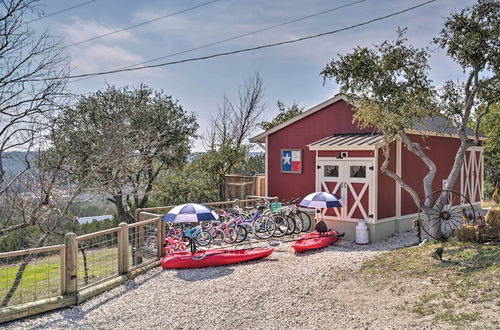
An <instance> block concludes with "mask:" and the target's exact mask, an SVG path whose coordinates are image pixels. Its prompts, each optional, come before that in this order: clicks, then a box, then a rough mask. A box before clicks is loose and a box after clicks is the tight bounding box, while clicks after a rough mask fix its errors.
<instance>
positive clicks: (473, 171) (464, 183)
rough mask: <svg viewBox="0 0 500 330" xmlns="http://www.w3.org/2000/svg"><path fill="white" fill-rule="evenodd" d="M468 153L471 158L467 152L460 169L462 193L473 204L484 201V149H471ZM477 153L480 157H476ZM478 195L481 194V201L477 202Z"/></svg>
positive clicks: (468, 149)
mask: <svg viewBox="0 0 500 330" xmlns="http://www.w3.org/2000/svg"><path fill="white" fill-rule="evenodd" d="M467 151H468V152H469V156H467V152H466V153H465V155H464V163H463V164H462V168H461V169H460V193H461V194H462V195H464V196H466V197H467V198H469V200H470V202H471V203H477V202H481V201H482V200H483V189H484V187H483V179H484V174H483V171H484V161H483V157H484V156H483V147H477V146H476V147H469V148H467ZM477 153H479V155H477V156H476V154H477ZM479 173H480V174H479ZM478 174H479V175H478ZM476 194H479V200H476Z"/></svg>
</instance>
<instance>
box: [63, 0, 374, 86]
mask: <svg viewBox="0 0 500 330" xmlns="http://www.w3.org/2000/svg"><path fill="white" fill-rule="evenodd" d="M365 1H368V0H358V1H354V2H351V3H348V4H345V5H342V6H338V7H334V8H330V9H327V10H323V11H320V12H318V13H314V14H311V15H307V16H303V17H300V18H296V19H293V20H291V21H287V22H283V23H280V24H275V25H271V26H268V27H265V28H262V29H259V30H255V31H251V32H247V33H244V34H240V35H237V36H233V37H230V38H226V39H222V40H218V41H213V42H210V43H208V44H204V45H200V46H196V47H194V48H190V49H185V50H181V51H178V52H176V53H171V54H168V55H164V56H160V57H156V58H153V59H151V60H147V61H144V62H140V63H136V64H132V65H129V66H125V67H121V68H118V69H117V70H121V69H129V68H133V67H136V66H139V65H144V64H148V63H151V62H155V61H158V60H162V59H165V58H169V57H172V56H176V55H181V54H185V53H189V52H192V51H195V50H198V49H202V48H206V47H209V46H214V45H218V44H222V43H224V42H227V41H232V40H235V39H239V38H243V37H246V36H249V35H252V34H257V33H260V32H264V31H268V30H271V29H275V28H277V27H281V26H284V25H288V24H292V23H296V22H299V21H302V20H305V19H308V18H311V17H315V16H319V15H323V14H326V13H330V12H333V11H336V10H339V9H342V8H346V7H350V6H353V5H356V4H358V3H361V2H365ZM85 79H89V77H86V78H80V79H77V80H73V81H72V82H73V83H74V82H77V81H81V80H85Z"/></svg>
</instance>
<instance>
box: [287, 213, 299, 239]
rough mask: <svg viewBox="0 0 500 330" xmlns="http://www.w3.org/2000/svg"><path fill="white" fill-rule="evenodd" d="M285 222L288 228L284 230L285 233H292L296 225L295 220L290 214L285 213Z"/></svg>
mask: <svg viewBox="0 0 500 330" xmlns="http://www.w3.org/2000/svg"><path fill="white" fill-rule="evenodd" d="M285 219H286V221H287V223H288V230H287V232H286V234H287V235H292V234H293V233H294V232H295V230H296V227H297V226H296V225H295V220H294V219H293V218H292V217H291V216H290V215H287V216H286V217H285Z"/></svg>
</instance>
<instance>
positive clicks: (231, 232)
mask: <svg viewBox="0 0 500 330" xmlns="http://www.w3.org/2000/svg"><path fill="white" fill-rule="evenodd" d="M237 239H238V231H237V230H236V229H235V228H233V227H230V228H227V232H226V233H224V242H225V243H227V244H231V243H235V242H236V240H237Z"/></svg>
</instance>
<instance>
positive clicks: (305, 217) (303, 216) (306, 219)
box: [297, 210, 311, 232]
mask: <svg viewBox="0 0 500 330" xmlns="http://www.w3.org/2000/svg"><path fill="white" fill-rule="evenodd" d="M297 216H298V217H299V218H300V220H302V232H306V231H309V229H311V217H310V216H309V214H307V213H306V212H304V211H300V210H299V211H298V212H297Z"/></svg>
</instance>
